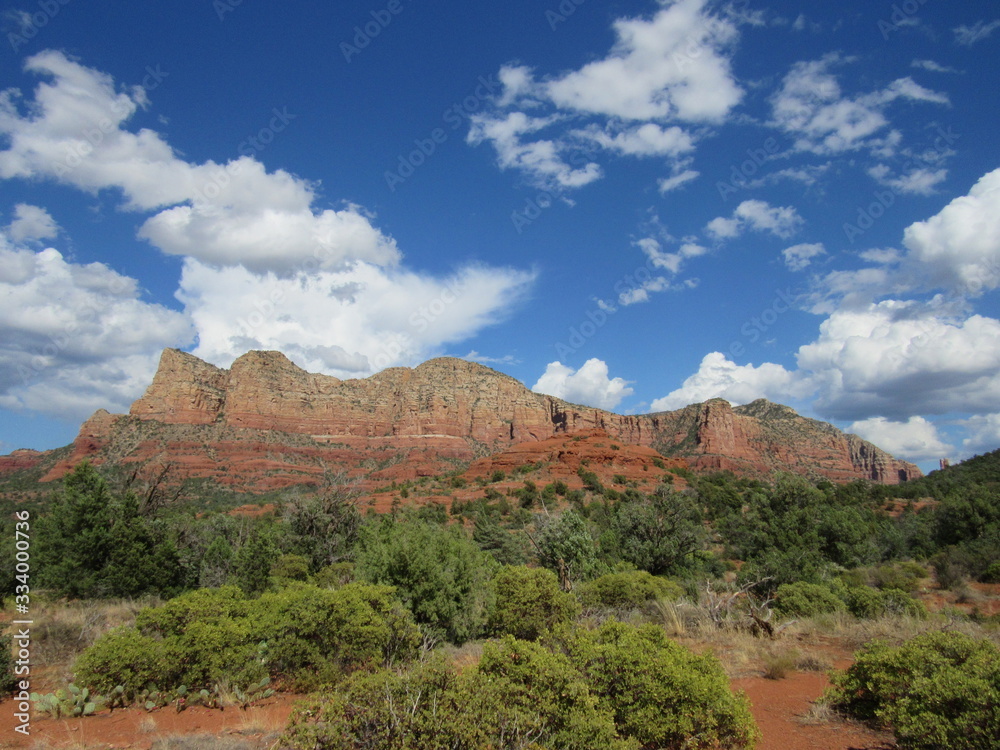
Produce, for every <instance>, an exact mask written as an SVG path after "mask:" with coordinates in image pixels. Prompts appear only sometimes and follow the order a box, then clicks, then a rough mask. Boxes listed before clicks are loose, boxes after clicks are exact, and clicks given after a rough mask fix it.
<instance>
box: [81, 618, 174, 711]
mask: <svg viewBox="0 0 1000 750" xmlns="http://www.w3.org/2000/svg"><path fill="white" fill-rule="evenodd" d="M73 671H74V674H75V677H76V681H77V682H78V683H80V684H81V685H87V686H88V687H90V689H91V690H94V691H96V692H99V693H102V692H109V691H112V690H114V689H115V687H116V686H118V685H121V686H122V689H123V691H124V694H125V697H126V698H127V699H128V700H132V699H134V698H136V697H138V696H139V693H140V692H141V691H142V689H143V688H144V687H145V686H146V685H147V684H149V683H152V682H159V681H161V680H162V681H166V682H172V681H179V679H180V670H179V665H178V664H176V663H175V662H173V661H172V660H171V658H169V656H168V649H167V648H166V647H165V644H164V643H163V641H161V640H159V639H157V638H153V637H151V636H148V635H143V634H142V633H140V632H139V631H138V630H137V629H136V628H134V627H128V626H125V627H119V628H114V629H113V630H109V631H108V632H107V633H105V634H104V635H102V636H101V637H100V638H99V639H98V640H97V641H96V642H95V643H94V644H93V645H92V646H90V647H89V648H88V649H87V650H85V651H84V652H83V653H82V654H81V655H80V658H78V659H77V660H76V664H75V665H74V668H73Z"/></svg>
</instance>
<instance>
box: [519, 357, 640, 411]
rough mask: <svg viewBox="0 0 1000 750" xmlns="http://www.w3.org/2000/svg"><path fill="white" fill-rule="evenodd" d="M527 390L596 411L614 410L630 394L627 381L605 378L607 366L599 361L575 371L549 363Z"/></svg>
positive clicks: (589, 361)
mask: <svg viewBox="0 0 1000 750" xmlns="http://www.w3.org/2000/svg"><path fill="white" fill-rule="evenodd" d="M531 390H533V391H535V392H536V393H544V394H547V395H549V396H555V397H556V398H561V399H563V400H565V401H569V402H571V403H574V404H583V405H584V406H594V407H597V408H598V409H614V408H615V407H617V406H618V404H619V403H621V401H622V399H623V398H626V397H628V396H631V395H632V389H631V388H630V387H629V384H628V381H626V380H622V379H621V378H609V377H608V365H607V363H605V362H603V361H602V360H599V359H588V360H587V361H586V362H584V363H583V366H582V367H581V368H580V369H579V370H573V368H571V367H567V366H566V365H564V364H562V363H561V362H550V363H549V365H548V366H547V367H546V368H545V372H544V373H543V374H542V376H541V377H540V378H539V379H538V382H537V383H535V384H534V385H533V386H532V387H531Z"/></svg>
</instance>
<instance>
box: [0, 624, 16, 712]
mask: <svg viewBox="0 0 1000 750" xmlns="http://www.w3.org/2000/svg"><path fill="white" fill-rule="evenodd" d="M12 643H13V641H12V639H11V637H10V636H9V635H0V698H6V697H7V696H8V695H12V694H13V693H14V690H15V689H16V688H17V678H16V677H15V675H14V653H13V652H12V651H11V648H12Z"/></svg>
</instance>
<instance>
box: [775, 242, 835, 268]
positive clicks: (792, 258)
mask: <svg viewBox="0 0 1000 750" xmlns="http://www.w3.org/2000/svg"><path fill="white" fill-rule="evenodd" d="M825 254H826V248H824V247H823V243H822V242H818V243H814V244H808V245H793V246H792V247H789V248H787V249H785V250H783V251H782V252H781V255H782V257H784V259H785V265H786V266H787V267H788V270H789V271H803V270H805V269H806V268H808V267H809V266H810V265H812V261H813V258H816V257H818V256H820V255H825Z"/></svg>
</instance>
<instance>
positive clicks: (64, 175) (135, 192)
mask: <svg viewBox="0 0 1000 750" xmlns="http://www.w3.org/2000/svg"><path fill="white" fill-rule="evenodd" d="M25 69H26V70H27V71H28V72H29V73H33V74H35V75H37V76H39V77H40V78H42V79H43V82H42V83H40V84H39V85H38V87H37V89H36V90H35V96H34V101H33V102H28V103H27V104H26V105H24V106H19V105H20V104H21V97H20V93H19V92H17V91H13V90H8V91H4V92H2V93H0V134H3V135H4V136H6V138H7V140H8V141H9V145H8V147H7V148H6V149H5V150H3V151H0V177H3V178H7V179H10V178H49V179H54V180H56V181H58V182H61V183H63V184H66V185H71V186H73V187H76V188H80V189H82V190H86V191H89V192H97V191H99V190H102V189H107V188H115V189H118V190H120V191H121V193H122V195H123V197H124V199H125V208H127V209H130V210H135V211H147V210H160V209H162V210H160V211H159V213H157V214H156V215H154V216H152V217H151V218H149V219H148V220H147V221H146V222H145V224H144V225H143V227H142V229H141V230H140V233H139V234H140V236H141V237H142V238H144V239H147V240H149V241H150V242H151V243H153V244H154V245H156V246H157V247H159V248H160V249H161V250H162V251H164V252H166V253H170V254H173V255H181V256H190V257H194V258H198V259H199V260H201V261H202V262H204V263H209V264H212V265H216V266H235V265H243V266H245V267H247V268H251V269H253V270H256V271H260V272H266V271H275V272H278V273H285V274H288V273H293V272H294V271H295V270H296V269H298V268H300V267H303V266H310V265H312V266H316V265H318V266H319V267H321V268H337V267H342V266H343V265H345V264H346V263H349V262H351V261H355V260H364V261H367V262H369V263H375V264H378V265H392V264H394V263H396V262H398V260H399V258H400V254H399V251H398V249H397V248H396V244H395V242H394V241H393V240H392V239H391V238H389V237H386V236H385V235H383V234H382V233H381V232H380V231H379V230H378V229H376V228H375V227H374V226H372V224H371V221H370V218H369V217H368V216H366V215H365V214H364V213H363V212H362V211H361V209H359V208H358V207H357V206H347V207H345V208H343V209H341V210H332V209H326V210H317V209H316V208H315V207H314V203H315V201H316V194H315V191H314V187H313V186H312V185H311V184H309V183H307V182H305V181H304V180H302V179H299V178H297V177H294V176H292V175H290V174H288V173H287V172H284V171H282V170H278V171H276V172H267V171H266V169H265V168H264V166H263V165H262V164H261V163H260V162H258V161H257V160H256V159H254V158H252V157H249V156H244V157H241V158H239V159H236V160H233V161H231V162H228V163H226V164H217V163H215V162H213V161H208V162H204V163H201V164H192V163H189V162H187V161H184V160H183V159H181V158H180V157H179V156H178V155H177V154H176V153H175V152H174V150H173V148H172V147H171V146H170V145H169V144H168V143H167V142H166V141H164V140H163V138H162V137H161V136H160V135H159V134H158V133H155V132H153V131H151V130H148V129H141V130H139V131H138V132H131V131H129V130H128V129H127V124H128V121H129V120H130V119H131V118H132V116H133V115H134V114H135V113H136V112H137V111H138V110H139V109H140V108H141V107H143V106H144V105H145V104H146V93H145V91H144V90H142V89H136V88H133V89H127V90H119V89H118V88H117V87H116V86H115V83H114V81H113V80H112V79H111V77H110V76H108V75H106V74H104V73H101V72H100V71H96V70H93V69H91V68H87V67H84V66H83V65H81V64H80V63H78V62H75V61H73V60H70V59H69V58H68V57H66V55H64V54H63V53H61V52H52V51H47V52H42V53H40V54H37V55H35V56H33V57H31V58H29V59H28V61H27V63H26V65H25ZM280 114H281V116H280V118H279V117H278V116H277V115H276V117H275V120H276V122H275V127H281V128H284V127H286V126H287V125H288V122H286V121H290V118H292V117H294V115H291V114H290V113H288V114H285V113H280Z"/></svg>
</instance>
